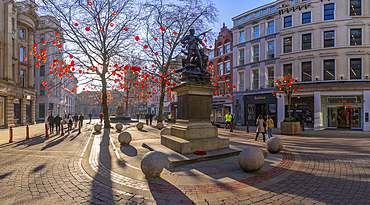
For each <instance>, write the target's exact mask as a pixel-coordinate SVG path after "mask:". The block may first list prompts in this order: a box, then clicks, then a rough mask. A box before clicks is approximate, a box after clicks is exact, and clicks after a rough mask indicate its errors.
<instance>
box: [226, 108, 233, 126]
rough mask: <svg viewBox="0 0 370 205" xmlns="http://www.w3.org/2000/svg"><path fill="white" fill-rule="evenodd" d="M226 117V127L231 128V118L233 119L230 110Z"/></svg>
mask: <svg viewBox="0 0 370 205" xmlns="http://www.w3.org/2000/svg"><path fill="white" fill-rule="evenodd" d="M225 118H226V125H225V129H226V128H227V127H229V128H231V119H232V116H231V114H230V111H229V112H228V113H227V114H226V116H225Z"/></svg>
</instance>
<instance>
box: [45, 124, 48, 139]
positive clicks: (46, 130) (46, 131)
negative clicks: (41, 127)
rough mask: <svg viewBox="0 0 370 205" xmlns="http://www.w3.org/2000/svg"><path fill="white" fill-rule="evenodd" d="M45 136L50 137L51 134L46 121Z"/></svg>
mask: <svg viewBox="0 0 370 205" xmlns="http://www.w3.org/2000/svg"><path fill="white" fill-rule="evenodd" d="M45 133H46V135H45V137H49V134H48V124H46V123H45Z"/></svg>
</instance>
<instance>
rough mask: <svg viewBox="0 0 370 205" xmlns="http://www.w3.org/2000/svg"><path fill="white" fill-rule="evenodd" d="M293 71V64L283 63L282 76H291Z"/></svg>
mask: <svg viewBox="0 0 370 205" xmlns="http://www.w3.org/2000/svg"><path fill="white" fill-rule="evenodd" d="M292 72H293V66H292V64H285V65H283V76H284V78H288V79H289V78H291V77H292Z"/></svg>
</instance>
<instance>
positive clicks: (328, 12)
mask: <svg viewBox="0 0 370 205" xmlns="http://www.w3.org/2000/svg"><path fill="white" fill-rule="evenodd" d="M333 19H334V4H325V5H324V20H325V21H326V20H333Z"/></svg>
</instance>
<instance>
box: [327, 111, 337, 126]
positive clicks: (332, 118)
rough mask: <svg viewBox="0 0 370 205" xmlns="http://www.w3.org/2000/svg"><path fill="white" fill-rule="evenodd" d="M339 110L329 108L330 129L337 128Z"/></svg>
mask: <svg viewBox="0 0 370 205" xmlns="http://www.w3.org/2000/svg"><path fill="white" fill-rule="evenodd" d="M337 126H338V124H337V108H336V107H328V127H330V128H334V127H335V128H337Z"/></svg>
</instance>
